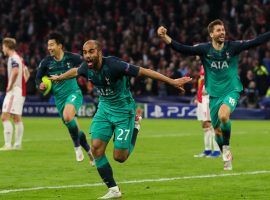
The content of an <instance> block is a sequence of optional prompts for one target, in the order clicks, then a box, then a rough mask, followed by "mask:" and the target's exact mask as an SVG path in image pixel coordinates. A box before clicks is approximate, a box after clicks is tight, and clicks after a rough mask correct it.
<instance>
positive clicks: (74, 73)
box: [49, 68, 78, 82]
mask: <svg viewBox="0 0 270 200" xmlns="http://www.w3.org/2000/svg"><path fill="white" fill-rule="evenodd" d="M76 76H78V68H72V69H70V70H68V71H67V72H65V73H64V74H61V75H53V76H51V77H49V79H50V80H52V81H56V82H58V81H62V80H66V79H72V78H74V77H76Z"/></svg>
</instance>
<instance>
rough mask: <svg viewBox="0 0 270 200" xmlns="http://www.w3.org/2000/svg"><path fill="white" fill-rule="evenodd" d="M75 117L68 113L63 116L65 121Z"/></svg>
mask: <svg viewBox="0 0 270 200" xmlns="http://www.w3.org/2000/svg"><path fill="white" fill-rule="evenodd" d="M73 118H74V117H73V116H71V115H68V114H67V115H64V116H63V119H64V121H65V122H71V120H72V119H73Z"/></svg>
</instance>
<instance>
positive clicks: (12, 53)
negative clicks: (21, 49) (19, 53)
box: [7, 50, 16, 57]
mask: <svg viewBox="0 0 270 200" xmlns="http://www.w3.org/2000/svg"><path fill="white" fill-rule="evenodd" d="M15 53H16V52H15V51H14V50H9V51H8V52H7V55H8V57H11V56H13V55H14V54H15Z"/></svg>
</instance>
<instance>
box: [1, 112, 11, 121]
mask: <svg viewBox="0 0 270 200" xmlns="http://www.w3.org/2000/svg"><path fill="white" fill-rule="evenodd" d="M1 120H2V122H4V121H6V120H9V117H8V115H6V114H4V113H2V115H1Z"/></svg>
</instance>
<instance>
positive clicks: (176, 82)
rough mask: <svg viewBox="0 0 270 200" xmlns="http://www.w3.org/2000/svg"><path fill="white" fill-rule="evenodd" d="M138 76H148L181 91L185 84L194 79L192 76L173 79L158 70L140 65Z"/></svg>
mask: <svg viewBox="0 0 270 200" xmlns="http://www.w3.org/2000/svg"><path fill="white" fill-rule="evenodd" d="M138 76H147V77H149V78H152V79H156V80H159V81H162V82H165V83H168V84H170V85H172V86H173V87H175V88H177V89H179V90H181V91H184V89H183V85H184V84H185V83H187V82H189V81H191V80H192V78H190V77H183V78H178V79H171V78H169V77H167V76H164V75H163V74H160V73H158V72H156V71H153V70H151V69H146V68H143V67H140V69H139V74H138Z"/></svg>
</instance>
